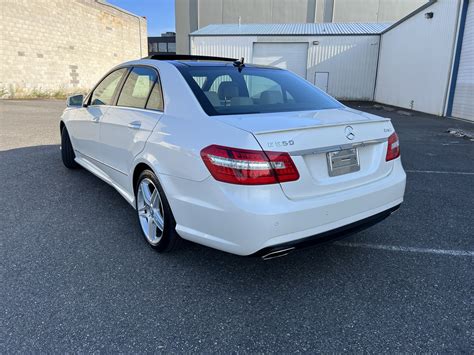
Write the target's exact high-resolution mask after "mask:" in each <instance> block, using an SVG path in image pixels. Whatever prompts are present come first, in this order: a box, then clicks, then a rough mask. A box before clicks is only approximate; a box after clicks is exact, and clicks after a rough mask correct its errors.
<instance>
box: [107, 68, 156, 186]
mask: <svg viewBox="0 0 474 355" xmlns="http://www.w3.org/2000/svg"><path fill="white" fill-rule="evenodd" d="M162 114H163V95H162V90H161V83H160V80H159V77H158V72H157V71H156V70H155V69H153V68H151V67H145V66H137V67H134V68H132V70H131V71H130V73H129V75H128V77H127V78H126V80H125V82H124V84H123V87H122V90H121V92H120V93H119V95H118V99H117V104H116V106H111V107H110V108H109V110H108V111H107V113H106V115H105V117H104V119H103V120H102V122H101V125H100V141H101V152H100V161H101V162H102V163H103V164H104V165H105V167H104V169H106V170H107V172H108V175H109V176H111V177H112V178H113V179H114V181H116V182H117V183H119V184H120V185H122V186H126V184H127V181H128V180H127V176H128V175H129V174H130V169H131V165H132V163H133V160H134V158H135V156H137V155H138V153H140V152H141V151H142V150H143V148H144V146H145V143H146V141H147V139H148V137H149V136H150V134H151V132H152V131H153V128H154V127H155V126H156V124H157V123H158V121H159V120H160V119H161V116H162Z"/></svg>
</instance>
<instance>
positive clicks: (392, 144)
mask: <svg viewBox="0 0 474 355" xmlns="http://www.w3.org/2000/svg"><path fill="white" fill-rule="evenodd" d="M399 156H400V142H399V140H398V135H397V133H396V132H393V133H392V134H391V135H390V137H388V147H387V156H386V157H385V161H390V160H393V159H395V158H398V157H399Z"/></svg>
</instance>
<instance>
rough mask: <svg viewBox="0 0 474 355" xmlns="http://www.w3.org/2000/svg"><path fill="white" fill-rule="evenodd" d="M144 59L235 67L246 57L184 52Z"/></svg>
mask: <svg viewBox="0 0 474 355" xmlns="http://www.w3.org/2000/svg"><path fill="white" fill-rule="evenodd" d="M142 60H157V61H162V62H168V63H170V64H173V65H175V66H176V65H179V64H181V65H185V66H189V67H234V66H238V65H239V64H240V62H241V61H244V58H241V59H240V60H238V59H234V58H226V57H214V56H199V55H184V54H157V55H151V56H149V57H146V58H142ZM244 65H245V67H251V68H273V69H279V68H275V67H272V66H268V65H259V64H251V63H245V61H244Z"/></svg>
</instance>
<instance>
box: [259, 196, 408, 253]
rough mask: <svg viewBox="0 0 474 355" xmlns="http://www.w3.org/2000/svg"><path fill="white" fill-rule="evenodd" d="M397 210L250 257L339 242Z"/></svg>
mask: <svg viewBox="0 0 474 355" xmlns="http://www.w3.org/2000/svg"><path fill="white" fill-rule="evenodd" d="M399 208H400V205H397V206H395V207H392V208H389V209H388V210H386V211H383V212H380V213H377V214H375V215H373V216H370V217H367V218H364V219H362V220H359V221H357V222H353V223H351V224H347V225H345V226H342V227H339V228H336V229H332V230H329V231H327V232H323V233H320V234H316V235H312V236H309V237H306V238H301V239H296V240H293V241H291V242H287V243H282V244H278V245H273V246H271V247H266V248H263V249H261V250H259V251H257V252H255V253H254V254H252V256H262V257H264V256H271V255H272V254H275V255H276V253H277V252H280V251H290V250H294V249H302V248H307V247H311V246H315V245H319V244H324V243H328V242H332V241H335V240H339V239H342V238H345V237H348V236H350V235H352V234H354V233H357V232H360V231H363V230H364V229H367V228H370V227H372V226H373V225H375V224H377V223H379V222H382V221H383V220H384V219H385V218H387V217H388V216H390V215H391V214H392V213H394V212H395V211H396V210H398V209H399Z"/></svg>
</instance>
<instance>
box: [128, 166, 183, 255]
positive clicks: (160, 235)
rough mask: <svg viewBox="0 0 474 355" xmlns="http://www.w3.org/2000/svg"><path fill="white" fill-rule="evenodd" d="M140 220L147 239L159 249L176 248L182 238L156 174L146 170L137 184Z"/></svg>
mask: <svg viewBox="0 0 474 355" xmlns="http://www.w3.org/2000/svg"><path fill="white" fill-rule="evenodd" d="M135 201H136V202H135V203H136V208H137V214H138V221H139V223H140V227H141V229H142V232H143V235H144V237H145V240H146V241H147V242H148V244H150V246H151V247H152V248H153V249H155V250H157V251H159V252H167V251H171V250H173V249H176V248H177V247H178V246H179V244H180V242H181V238H180V237H179V235H178V233H176V230H175V228H176V221H175V219H174V217H173V213H172V212H171V208H170V206H169V204H168V200H167V199H166V196H165V193H164V191H163V189H162V187H161V185H160V183H159V182H158V178H157V177H156V175H155V174H154V173H153V172H152V171H150V170H145V171H143V172H142V173H141V174H140V177H139V178H138V181H137V185H136V186H135Z"/></svg>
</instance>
